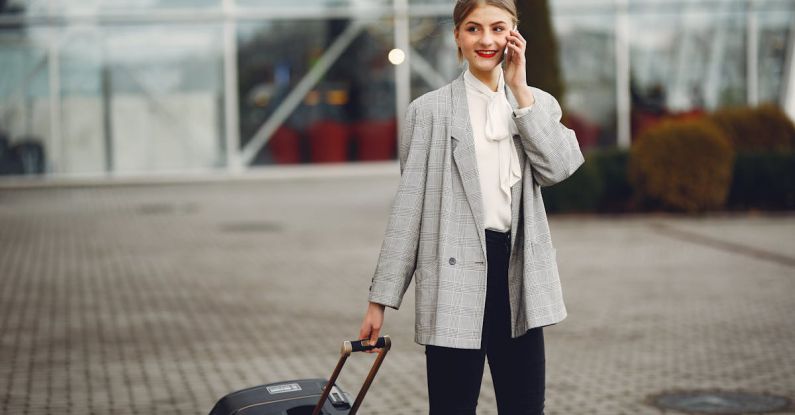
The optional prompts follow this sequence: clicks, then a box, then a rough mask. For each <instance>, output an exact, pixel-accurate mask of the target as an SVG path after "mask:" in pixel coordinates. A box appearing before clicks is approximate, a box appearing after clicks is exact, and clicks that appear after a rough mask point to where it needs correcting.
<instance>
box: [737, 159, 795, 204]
mask: <svg viewBox="0 0 795 415" xmlns="http://www.w3.org/2000/svg"><path fill="white" fill-rule="evenodd" d="M728 205H729V207H731V208H732V209H769V210H773V209H795V153H748V154H743V153H738V154H737V158H736V159H735V162H734V174H733V179H732V185H731V190H730V192H729V201H728Z"/></svg>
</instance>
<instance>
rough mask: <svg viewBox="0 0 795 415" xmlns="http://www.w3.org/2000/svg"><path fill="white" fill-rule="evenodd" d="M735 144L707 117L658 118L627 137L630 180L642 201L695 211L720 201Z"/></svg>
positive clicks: (718, 205) (723, 199)
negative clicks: (631, 138)
mask: <svg viewBox="0 0 795 415" xmlns="http://www.w3.org/2000/svg"><path fill="white" fill-rule="evenodd" d="M733 161H734V150H733V148H732V146H731V143H730V142H729V140H728V139H727V138H726V136H725V135H724V134H723V132H722V131H721V130H720V129H719V128H718V127H717V126H715V124H713V123H712V122H710V121H709V120H706V119H696V120H682V121H671V120H667V121H663V122H661V123H660V124H658V125H655V126H654V127H651V128H649V129H648V130H646V131H645V132H644V133H643V134H641V135H640V137H638V139H637V140H635V141H634V142H633V143H632V147H631V148H630V159H629V166H628V174H629V182H630V184H631V185H632V186H633V187H634V188H635V191H636V193H637V195H638V197H640V198H641V201H644V200H645V201H651V202H659V203H660V204H661V206H663V207H666V208H672V209H675V210H684V211H687V212H696V211H703V210H709V209H718V208H721V207H723V206H724V204H725V202H726V197H727V195H728V192H729V185H730V184H731V177H732V167H733Z"/></svg>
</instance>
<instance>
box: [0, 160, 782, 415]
mask: <svg viewBox="0 0 795 415" xmlns="http://www.w3.org/2000/svg"><path fill="white" fill-rule="evenodd" d="M395 169H396V167H395ZM397 180H398V177H397V171H396V170H395V172H393V173H391V174H362V175H345V174H343V175H330V176H328V177H326V176H324V175H322V174H320V175H315V176H312V175H298V176H289V175H288V176H280V177H275V178H274V177H270V178H268V177H258V178H255V179H249V180H235V179H228V180H214V181H197V182H189V181H186V182H174V183H167V182H164V183H156V184H151V183H149V184H147V183H146V181H145V180H144V181H141V182H140V183H125V184H123V185H95V184H89V185H76V186H69V185H60V184H59V185H54V186H41V187H39V186H25V185H22V186H11V187H6V188H2V186H0V328H1V329H0V333H1V334H2V341H1V342H0V356H1V357H0V412H1V413H3V414H58V415H69V414H108V413H113V414H152V413H170V414H203V413H208V412H209V410H210V409H211V408H212V406H213V404H214V403H215V401H216V400H217V399H218V398H219V397H221V396H223V395H225V394H226V393H228V392H231V391H234V390H238V389H242V388H245V387H249V386H254V385H259V384H263V383H271V382H278V381H282V380H290V379H301V378H314V377H319V378H328V377H329V376H330V374H331V372H332V370H333V369H334V366H335V364H336V362H337V359H338V357H339V348H340V344H341V343H342V341H343V340H352V339H355V338H356V337H357V336H358V333H359V326H360V324H361V319H362V317H363V315H364V312H365V310H366V308H367V293H368V287H369V284H370V278H371V276H372V272H373V270H374V269H375V263H376V260H377V258H378V253H379V249H380V245H381V240H382V238H383V232H384V230H385V229H386V220H387V216H388V212H389V207H390V204H391V201H392V198H393V196H394V193H395V190H396V186H397ZM550 227H551V230H552V238H553V243H554V244H555V246H556V247H557V249H558V261H559V266H560V274H561V281H562V284H563V292H564V299H565V301H566V306H567V309H568V317H567V318H566V319H565V320H564V321H563V322H561V323H559V324H557V325H554V326H550V327H547V328H545V329H544V330H545V331H544V335H545V347H546V358H547V366H546V371H547V389H546V414H547V415H558V414H560V415H562V414H566V415H569V414H604V415H624V414H625V415H629V414H633V415H635V414H655V415H656V414H680V413H682V412H677V411H673V410H662V409H658V408H656V407H655V406H654V405H652V401H653V397H654V396H656V395H657V394H659V393H663V392H668V391H687V390H706V389H709V390H722V391H745V392H752V393H762V394H775V395H780V396H783V397H787V398H789V399H790V400H795V322H794V321H793V316H795V299H794V298H793V293H795V214H792V213H783V214H760V213H755V214H717V215H706V216H699V217H692V216H677V215H660V214H649V215H630V216H593V215H552V216H551V217H550ZM412 285H413V284H412ZM413 291H414V288H413V286H410V287H409V289H408V291H407V293H406V296H405V297H404V300H403V304H402V305H401V308H400V310H397V311H396V310H392V309H387V311H386V321H385V327H384V328H383V330H382V333H383V334H389V335H390V336H391V337H392V340H393V347H392V350H391V351H390V352H389V354H388V355H387V357H386V360H385V361H384V364H383V366H382V368H381V371H380V372H379V374H378V376H377V377H376V379H375V382H374V383H373V386H372V387H371V388H370V392H369V393H368V396H367V398H366V399H365V401H364V405H363V406H362V409H361V411H360V413H361V414H423V413H427V412H428V405H427V389H426V388H427V384H426V378H425V375H426V374H425V355H424V348H423V346H420V345H418V344H416V343H414V341H413V338H414V331H413V330H414V294H413ZM374 358H375V355H373V354H362V353H357V354H354V355H352V356H351V357H350V358H349V359H348V363H347V364H346V366H345V368H344V369H343V372H342V374H341V376H340V378H339V380H338V384H339V385H340V386H341V387H342V388H343V389H344V390H346V391H348V392H350V393H352V394H354V395H355V393H356V392H357V391H358V388H359V386H360V385H361V382H362V381H363V379H364V378H365V376H366V374H367V371H368V370H369V367H370V364H371V363H372V361H373V360H374ZM478 413H479V414H496V413H497V411H496V404H495V399H494V390H493V385H492V382H491V378H490V374H489V371H488V369H486V370H485V371H484V378H483V386H482V388H481V396H480V400H479V405H478ZM775 413H776V414H795V407H790V409H786V410H784V411H783V412H775Z"/></svg>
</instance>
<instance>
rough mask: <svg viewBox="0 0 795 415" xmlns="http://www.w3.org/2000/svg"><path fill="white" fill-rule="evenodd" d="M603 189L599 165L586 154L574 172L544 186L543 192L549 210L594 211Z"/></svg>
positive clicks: (598, 203)
mask: <svg viewBox="0 0 795 415" xmlns="http://www.w3.org/2000/svg"><path fill="white" fill-rule="evenodd" d="M603 189H604V182H603V178H602V175H601V172H600V170H599V165H598V164H597V163H594V162H593V159H592V158H591V157H589V156H586V158H585V163H583V165H582V166H580V168H579V169H577V171H576V172H574V174H572V175H571V176H570V177H569V178H567V179H566V180H564V181H562V182H560V183H557V184H555V185H553V186H549V187H542V188H541V193H542V194H543V196H544V207H545V208H546V209H547V211H549V212H593V211H595V210H597V209H598V208H599V205H600V203H601V201H602V197H603V194H602V192H603Z"/></svg>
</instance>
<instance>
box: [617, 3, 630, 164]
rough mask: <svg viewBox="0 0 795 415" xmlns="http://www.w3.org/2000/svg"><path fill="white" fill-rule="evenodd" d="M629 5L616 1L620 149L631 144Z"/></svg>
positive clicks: (618, 143) (618, 139)
mask: <svg viewBox="0 0 795 415" xmlns="http://www.w3.org/2000/svg"><path fill="white" fill-rule="evenodd" d="M628 8H629V3H628V0H616V29H615V30H616V31H615V52H616V56H615V59H616V113H617V115H618V119H617V120H616V121H617V122H618V137H617V143H616V144H617V145H618V147H619V148H629V146H630V143H631V137H630V135H631V131H632V129H631V127H632V125H631V123H632V119H631V117H630V111H631V97H630V89H629V88H630V79H629V76H630V72H629V70H630V67H629V65H630V63H629V14H628V13H629V10H628Z"/></svg>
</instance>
